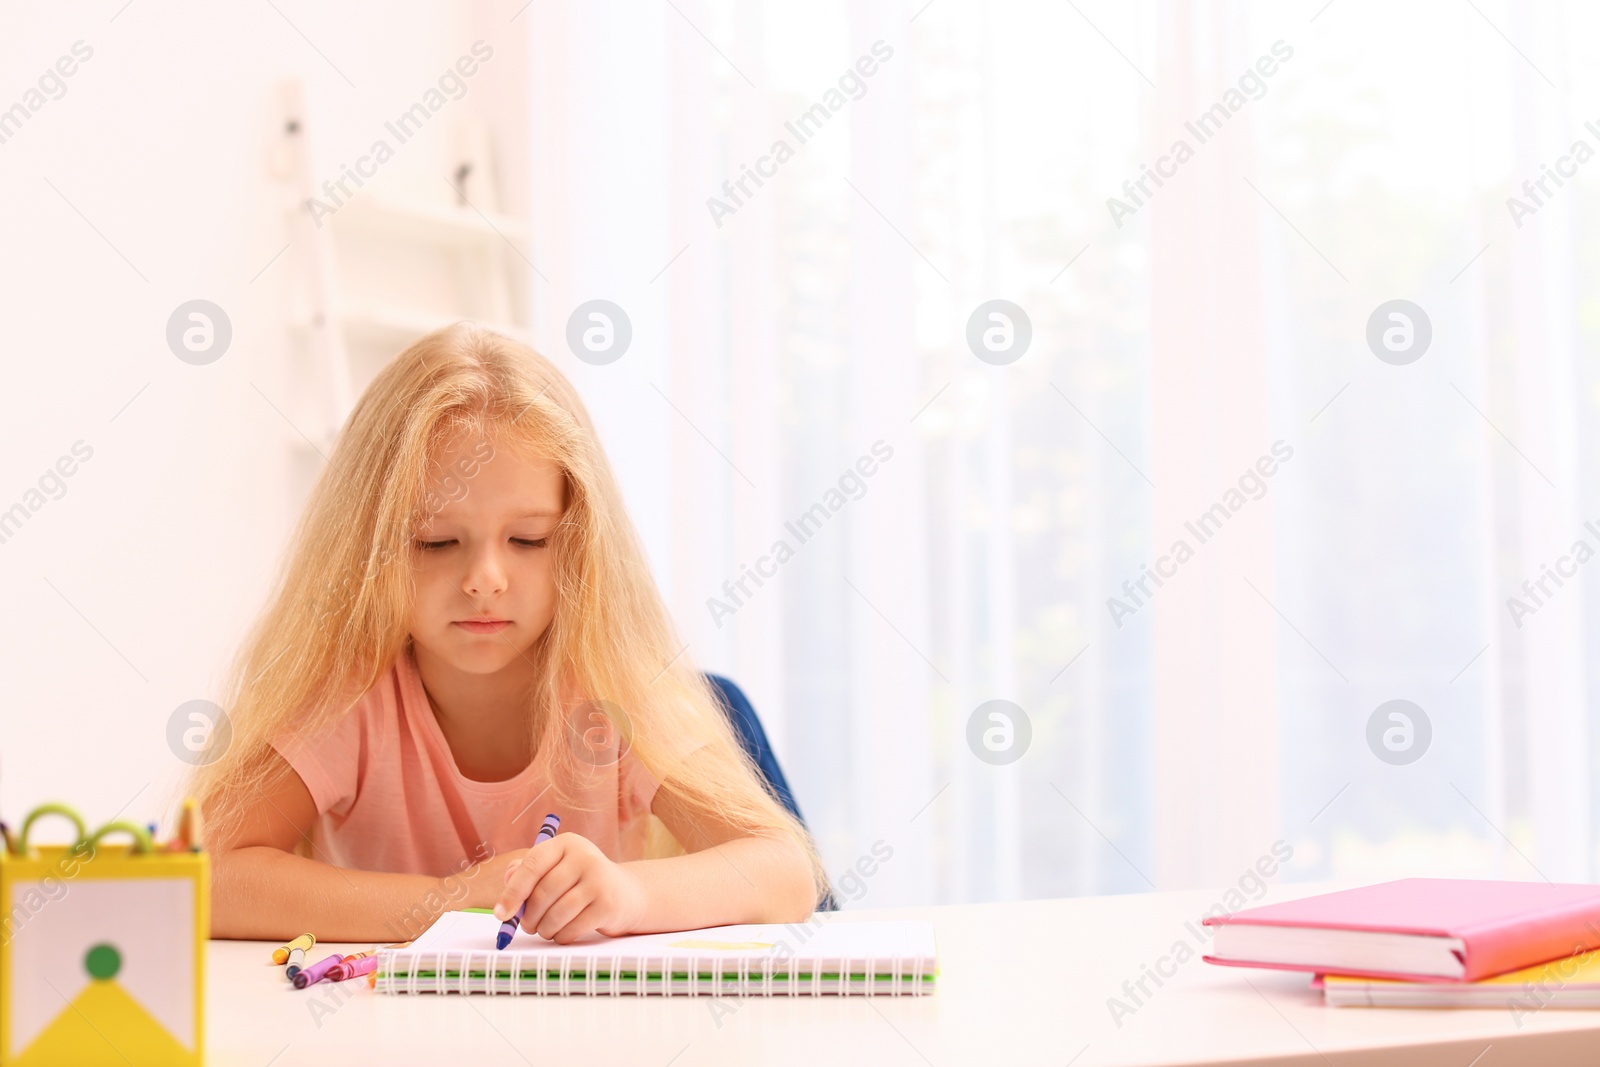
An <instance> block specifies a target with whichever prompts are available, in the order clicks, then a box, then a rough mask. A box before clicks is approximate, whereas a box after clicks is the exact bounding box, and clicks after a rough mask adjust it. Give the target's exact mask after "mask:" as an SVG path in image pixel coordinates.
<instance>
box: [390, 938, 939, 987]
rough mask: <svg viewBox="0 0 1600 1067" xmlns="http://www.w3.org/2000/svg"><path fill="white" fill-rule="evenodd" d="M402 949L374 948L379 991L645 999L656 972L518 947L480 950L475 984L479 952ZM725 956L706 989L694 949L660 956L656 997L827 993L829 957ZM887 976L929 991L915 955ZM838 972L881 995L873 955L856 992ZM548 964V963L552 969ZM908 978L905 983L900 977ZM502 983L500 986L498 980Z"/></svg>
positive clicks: (615, 957) (640, 965)
mask: <svg viewBox="0 0 1600 1067" xmlns="http://www.w3.org/2000/svg"><path fill="white" fill-rule="evenodd" d="M401 951H402V950H396V949H383V950H380V951H379V953H378V980H377V983H376V984H377V988H378V991H379V992H383V993H410V994H416V993H427V992H436V993H452V992H453V993H471V992H478V991H481V992H485V993H488V994H489V995H491V996H493V995H495V994H496V993H501V992H506V993H509V994H510V995H511V996H525V995H529V996H562V997H567V996H574V995H584V996H603V995H609V996H622V995H624V994H628V993H632V994H634V995H637V996H647V995H649V993H650V992H651V989H650V984H651V983H650V979H649V977H648V975H650V974H651V973H652V971H655V970H656V968H654V967H653V966H652V964H653V963H656V962H657V961H656V960H654V959H652V958H650V957H637V958H633V969H634V975H635V976H634V978H633V979H631V980H630V981H629V982H628V983H627V984H624V980H623V978H622V971H623V969H624V960H625V959H628V958H629V957H626V956H623V955H622V954H620V953H618V954H612V955H610V956H603V955H601V954H600V953H598V952H590V953H587V954H582V953H578V952H569V953H567V954H565V955H563V956H561V957H559V958H556V959H551V958H549V957H547V956H544V955H543V954H542V953H537V952H529V951H526V950H518V951H516V952H496V951H493V950H490V949H485V950H484V951H483V953H482V956H483V969H482V973H483V978H482V983H481V986H475V984H474V983H475V979H474V977H473V964H474V962H475V961H476V959H477V957H478V955H479V954H478V952H476V951H466V952H463V951H461V950H448V949H438V950H435V951H434V952H431V953H428V952H417V951H411V952H410V953H409V965H408V966H407V967H406V968H405V969H404V970H400V969H397V967H396V962H397V960H398V958H399V955H400V952H401ZM430 960H431V962H432V971H433V975H434V977H433V979H432V980H431V981H425V980H424V979H423V973H424V972H425V971H427V970H429V967H428V964H429V962H430ZM726 962H727V960H726V959H725V958H724V957H722V956H713V957H710V959H709V967H708V972H709V974H710V988H709V990H708V991H702V989H701V978H700V957H699V956H697V955H695V954H694V953H690V954H689V955H687V956H674V955H667V956H663V957H661V958H660V960H659V965H660V967H659V974H660V978H659V989H658V990H657V992H659V993H660V995H662V996H690V997H697V996H714V997H715V996H750V995H752V994H759V995H761V996H766V997H772V996H790V997H797V996H804V995H806V994H808V993H809V994H810V995H811V996H813V997H820V996H824V995H827V994H828V993H829V991H830V990H829V989H828V988H827V986H828V985H829V983H828V982H827V981H825V979H824V978H823V975H824V974H825V973H826V972H827V971H828V969H829V963H830V962H835V961H834V960H830V958H829V957H826V956H813V957H811V958H810V959H809V960H806V961H805V962H806V963H807V964H808V972H807V973H802V971H801V969H800V965H801V962H802V961H801V960H799V959H795V958H792V957H791V958H790V959H789V961H788V965H787V966H786V967H785V968H784V970H783V971H782V972H781V973H780V972H779V971H778V969H777V965H778V962H779V961H778V958H777V957H775V956H770V955H769V956H765V957H763V958H762V959H761V960H760V961H759V962H760V968H761V969H760V971H759V972H757V971H752V970H751V966H750V964H751V961H750V959H749V958H748V957H740V958H739V959H738V961H737V968H738V969H737V971H736V972H730V971H728V970H726V969H725V967H724V965H725V964H726ZM884 962H885V963H886V964H887V966H886V968H885V969H886V971H887V975H886V976H887V977H889V978H890V986H889V993H888V995H889V996H891V997H901V996H922V995H925V994H926V993H927V992H928V989H927V987H928V985H929V983H927V982H926V981H925V977H926V975H925V972H924V969H923V963H924V961H923V959H922V957H921V956H918V957H916V958H915V959H913V960H912V961H911V966H910V969H909V971H908V970H907V968H906V964H905V961H904V960H902V959H900V958H899V957H893V958H891V959H889V960H886V961H884ZM452 963H454V964H456V965H458V968H459V969H458V973H457V974H456V975H455V977H454V979H452V978H451V977H450V974H449V968H450V965H451V964H452ZM836 963H837V968H836V972H835V973H837V975H838V977H837V978H836V979H835V980H834V981H833V982H832V990H831V991H832V992H834V993H837V994H840V995H845V994H850V993H853V992H859V993H861V994H862V995H864V996H868V997H871V996H881V995H883V994H881V993H880V992H879V990H878V977H879V976H878V964H879V960H878V958H877V957H873V956H868V957H867V958H866V959H865V961H864V963H865V970H864V974H863V978H862V985H861V988H860V990H859V991H858V990H856V989H855V978H854V977H853V974H854V972H853V970H852V968H851V967H850V958H849V957H838V958H837V960H836ZM574 964H577V965H579V966H581V967H583V975H582V978H581V979H579V978H577V977H575V975H574ZM503 965H509V972H508V973H507V974H506V976H505V978H504V979H502V977H501V973H502V972H501V970H500V967H501V966H503ZM529 966H532V967H533V968H534V971H533V974H532V975H531V976H530V975H529V974H528V968H529ZM552 966H554V967H555V970H554V972H553V973H552ZM602 967H605V968H606V969H607V971H608V978H607V981H606V982H604V983H602V982H601V980H600V969H601V968H602ZM680 967H681V968H682V969H683V970H684V972H685V975H686V978H685V980H684V988H683V989H682V990H677V989H675V988H674V982H675V979H674V978H673V974H674V972H676V971H677V970H678V969H679V968H680ZM730 977H736V979H737V981H736V983H735V987H734V988H732V989H730V988H728V986H729V982H728V979H729V978H730ZM908 978H909V979H910V980H909V981H907V979H908ZM502 981H504V982H505V983H506V984H505V986H503V987H502V985H501V982H502Z"/></svg>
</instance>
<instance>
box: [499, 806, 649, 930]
mask: <svg viewBox="0 0 1600 1067" xmlns="http://www.w3.org/2000/svg"><path fill="white" fill-rule="evenodd" d="M644 896H645V894H644V886H643V885H642V884H641V883H640V882H639V879H638V878H637V877H636V876H635V875H634V874H632V873H631V872H630V871H629V870H628V869H627V868H626V867H624V866H623V865H622V864H620V863H613V862H612V861H611V860H609V859H607V858H606V855H605V853H603V852H601V851H600V848H599V846H597V845H596V844H595V843H594V842H593V841H590V840H589V839H588V838H586V837H583V836H581V835H579V834H573V833H566V834H557V835H556V836H555V837H553V838H551V839H550V840H548V841H546V842H544V843H543V844H541V845H539V846H538V847H537V848H531V849H528V850H526V851H524V852H523V853H522V855H521V856H520V857H519V858H517V859H513V860H512V861H511V862H509V863H508V864H507V867H506V884H505V890H504V892H502V893H501V894H500V897H499V899H498V900H497V901H496V902H495V905H494V916H495V918H497V919H499V920H500V921H501V922H504V921H505V920H507V919H509V918H511V916H513V915H515V914H516V912H517V908H518V906H519V905H521V904H522V902H523V901H527V902H528V906H527V909H526V910H525V911H524V912H523V913H522V929H524V930H526V931H527V932H528V933H530V934H535V933H536V934H538V935H539V936H540V937H543V938H545V939H547V940H550V941H556V942H559V943H561V944H567V943H569V942H572V941H576V940H577V939H578V938H580V937H583V936H584V935H586V934H589V933H601V934H604V935H605V936H607V937H616V936H618V935H620V934H625V933H628V932H629V931H630V930H632V929H634V928H635V927H636V926H637V925H638V919H639V916H640V915H642V914H643V913H644V904H645V900H644Z"/></svg>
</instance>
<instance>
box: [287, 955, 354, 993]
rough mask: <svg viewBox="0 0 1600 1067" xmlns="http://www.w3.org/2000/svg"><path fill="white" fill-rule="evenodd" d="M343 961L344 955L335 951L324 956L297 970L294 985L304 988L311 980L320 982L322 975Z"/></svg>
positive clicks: (297, 987)
mask: <svg viewBox="0 0 1600 1067" xmlns="http://www.w3.org/2000/svg"><path fill="white" fill-rule="evenodd" d="M343 962H344V957H343V956H341V955H339V954H338V953H337V952H335V953H332V954H331V955H327V956H324V957H323V958H322V959H320V960H318V961H317V962H316V963H313V964H312V965H311V966H309V967H307V968H305V969H304V970H302V971H299V972H298V973H296V974H295V976H294V987H295V988H296V989H304V988H305V987H306V986H308V985H310V984H311V983H313V982H320V981H322V978H323V976H324V975H326V974H327V973H328V972H329V971H331V970H333V969H334V968H335V967H337V966H338V965H339V964H341V963H343Z"/></svg>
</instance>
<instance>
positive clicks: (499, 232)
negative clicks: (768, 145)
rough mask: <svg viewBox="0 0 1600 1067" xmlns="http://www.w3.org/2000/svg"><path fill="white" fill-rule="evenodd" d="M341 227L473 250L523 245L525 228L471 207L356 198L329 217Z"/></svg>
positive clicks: (514, 220)
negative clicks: (504, 243) (506, 243)
mask: <svg viewBox="0 0 1600 1067" xmlns="http://www.w3.org/2000/svg"><path fill="white" fill-rule="evenodd" d="M332 221H333V222H334V224H335V226H339V225H343V226H348V227H350V228H351V229H359V230H361V231H363V232H364V233H368V234H373V235H377V236H382V237H389V238H392V239H394V240H396V241H409V242H414V243H429V244H437V245H445V246H449V247H457V248H459V247H474V246H478V245H484V244H490V243H494V242H499V241H502V240H509V241H511V242H512V243H513V244H517V243H519V242H525V241H526V240H527V237H528V228H527V226H526V225H524V224H523V223H522V222H520V221H519V220H517V219H514V218H511V217H510V216H507V215H493V214H488V215H483V214H479V213H478V212H477V211H475V210H474V209H473V208H471V207H458V206H456V205H453V204H440V203H435V202H432V201H422V200H417V201H411V200H396V199H392V198H385V197H381V196H377V195H376V194H368V195H366V196H357V197H356V198H355V199H354V200H351V201H350V202H349V203H348V204H346V205H345V206H344V207H342V208H340V209H339V211H338V212H337V213H336V214H335V215H333V216H332Z"/></svg>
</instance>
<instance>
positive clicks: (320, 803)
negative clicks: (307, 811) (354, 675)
mask: <svg viewBox="0 0 1600 1067" xmlns="http://www.w3.org/2000/svg"><path fill="white" fill-rule="evenodd" d="M364 707H365V703H364V702H363V703H361V704H357V705H356V706H355V707H353V708H351V709H349V710H348V711H346V712H345V713H344V714H343V715H341V716H339V718H338V719H336V720H334V721H333V722H332V723H330V724H329V725H327V726H325V727H323V728H322V729H321V730H319V731H316V732H314V733H307V732H305V731H304V730H301V729H294V730H290V731H287V732H285V733H282V734H279V735H278V736H277V737H276V738H275V739H273V742H272V747H273V748H274V749H276V750H277V751H278V754H279V755H280V756H282V757H283V758H284V761H285V762H286V763H288V764H289V766H290V767H292V768H294V772H295V773H296V774H298V775H299V776H300V780H301V781H302V782H304V783H305V785H306V791H307V792H309V793H310V794H311V799H312V801H313V802H314V803H315V804H316V806H317V814H318V815H323V814H328V813H330V812H331V813H332V814H335V815H340V814H343V813H344V812H346V811H348V810H349V809H350V805H351V804H353V803H354V802H355V798H356V791H357V789H358V787H359V784H360V771H361V765H362V762H363V761H362V758H361V757H362V752H363V750H364V748H365V743H366V737H365V733H366V731H365V729H364V726H363V720H364V715H363V710H364Z"/></svg>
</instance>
